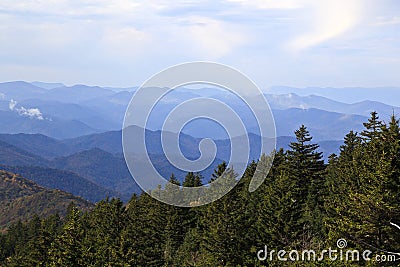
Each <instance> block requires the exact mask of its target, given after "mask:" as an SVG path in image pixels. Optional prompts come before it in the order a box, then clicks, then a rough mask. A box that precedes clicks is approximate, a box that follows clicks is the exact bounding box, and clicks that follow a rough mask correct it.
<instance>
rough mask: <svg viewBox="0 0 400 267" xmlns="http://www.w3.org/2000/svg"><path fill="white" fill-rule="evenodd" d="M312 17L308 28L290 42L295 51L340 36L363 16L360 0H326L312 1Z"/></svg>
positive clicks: (305, 26) (306, 26)
mask: <svg viewBox="0 0 400 267" xmlns="http://www.w3.org/2000/svg"><path fill="white" fill-rule="evenodd" d="M310 4H311V5H312V6H311V7H312V8H313V10H314V11H313V12H312V14H310V15H311V16H312V19H311V20H309V22H308V25H307V23H306V24H305V25H304V28H306V29H308V30H307V31H305V32H304V33H303V34H301V35H299V36H297V37H296V38H295V39H294V40H292V41H291V42H290V44H289V48H290V49H292V50H294V51H300V50H303V49H307V48H310V47H313V46H316V45H319V44H321V43H323V42H326V41H328V40H331V39H333V38H335V37H338V36H340V35H342V34H344V33H345V32H347V31H349V30H350V29H352V28H353V27H354V26H355V25H357V23H358V22H359V20H360V18H361V10H362V4H363V3H362V2H361V1H360V0H324V1H312V2H310Z"/></svg>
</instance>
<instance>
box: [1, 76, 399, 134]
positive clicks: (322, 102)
mask: <svg viewBox="0 0 400 267" xmlns="http://www.w3.org/2000/svg"><path fill="white" fill-rule="evenodd" d="M58 85H60V86H58ZM40 86H43V88H42V87H40ZM291 89H293V91H295V92H296V93H293V92H290V90H291ZM381 89H382V88H381ZM135 90H136V88H135V87H132V88H108V87H107V88H104V87H99V86H86V85H74V86H65V85H62V84H56V83H55V84H51V83H43V84H41V83H40V82H33V83H27V82H22V81H19V82H7V83H0V121H1V122H3V123H7V124H8V125H9V127H6V128H2V129H0V132H1V133H12V134H14V133H39V134H44V135H47V136H50V137H54V138H57V139H66V138H74V137H79V136H83V135H89V134H93V133H100V132H108V131H113V130H118V129H120V128H121V127H122V122H123V118H124V114H125V110H126V107H127V105H128V103H129V101H130V99H131V97H132V96H133V94H134V91H135ZM274 90H275V91H274ZM285 90H286V91H288V92H290V93H285V92H286V91H285ZM316 90H317V89H315V88H314V89H313V90H311V89H309V90H308V91H307V90H303V91H302V89H299V88H285V89H281V90H278V89H272V92H275V93H274V94H266V97H267V99H268V101H269V103H270V106H271V107H272V110H273V112H274V115H275V117H276V120H275V121H276V125H277V129H278V136H292V135H293V131H294V129H296V128H298V127H299V126H300V125H301V124H303V123H304V124H306V125H307V126H308V127H309V128H310V129H312V131H313V135H314V136H315V140H318V141H324V140H338V139H341V138H342V137H343V136H342V133H344V132H346V131H348V130H349V129H353V130H359V129H361V128H362V123H361V121H365V119H366V118H367V117H368V116H369V113H370V112H371V111H377V112H378V113H379V114H380V117H381V118H382V119H384V120H386V119H388V118H389V116H390V115H391V114H393V113H394V114H399V113H400V108H399V107H395V106H391V105H387V104H384V103H381V102H377V101H370V100H368V101H358V102H357V103H353V104H348V103H344V102H340V101H335V100H332V99H329V98H326V97H322V96H317V95H309V96H300V95H299V93H301V92H313V93H315V92H317V91H318V90H320V92H322V93H323V92H328V91H329V92H331V93H330V94H331V95H332V92H334V90H335V89H334V88H319V89H318V90H317V91H316ZM338 90H339V91H338V92H340V94H343V92H345V91H343V90H344V89H338ZM350 90H352V89H349V91H348V92H349V94H352V93H351V92H352V91H350ZM354 90H356V89H354ZM360 90H361V89H360V88H358V89H357V90H356V91H357V92H359V91H360ZM366 90H369V91H371V90H372V89H368V88H366ZM382 90H383V89H382ZM388 90H389V91H390V92H393V90H394V89H393V88H388ZM276 92H278V93H282V92H283V93H285V94H276ZM382 94H383V93H382ZM200 96H203V97H212V98H215V99H218V100H221V101H224V100H226V101H228V102H229V103H231V104H232V106H234V107H235V111H236V112H237V113H238V114H245V112H244V109H243V107H241V104H240V101H238V99H237V98H235V97H233V96H231V95H230V94H228V93H227V92H226V91H223V90H217V89H213V88H203V89H187V88H182V89H178V90H174V91H173V92H172V93H169V94H167V95H166V97H165V98H163V99H162V100H161V101H160V103H159V105H160V108H159V109H158V111H163V112H165V111H168V110H171V109H172V108H173V107H174V106H175V105H176V104H179V103H181V102H182V101H185V100H187V99H191V98H193V97H200ZM360 99H362V98H360ZM11 100H13V101H15V103H14V102H13V103H11ZM10 104H13V105H14V104H15V107H14V110H10V107H9V106H10ZM22 108H24V109H25V110H30V109H37V110H34V111H35V112H40V114H42V117H43V118H45V119H44V120H38V119H35V117H27V116H24V115H23V112H17V111H16V109H20V110H21V109H22ZM300 110H312V111H310V112H308V113H307V114H303V113H301V111H300ZM327 112H330V113H332V114H328V113H327ZM21 113H22V115H21ZM25 113H26V112H25ZM160 114H161V113H160ZM162 114H164V113H162ZM311 115H312V116H313V117H312V118H310V117H307V116H311ZM163 116H165V114H164V115H161V116H156V117H155V118H153V120H151V121H150V122H149V125H148V129H150V130H160V125H162V123H161V122H162V121H163V120H164V117H163ZM246 116H247V115H246ZM304 116H305V117H304ZM360 116H362V118H361V117H360ZM328 117H329V120H327V121H324V118H328ZM326 122H329V123H328V124H326ZM253 126H254V125H253ZM253 126H251V127H250V128H252V127H253ZM207 127H208V126H207ZM207 127H206V128H205V129H204V130H203V131H199V128H200V129H201V126H196V124H194V125H188V127H186V128H185V129H184V132H185V133H186V134H189V135H191V136H194V137H206V136H204V133H208V134H209V136H207V137H212V138H217V139H221V137H222V136H221V135H220V132H221V131H218V132H217V131H216V130H215V129H213V127H208V128H207ZM214 128H215V127H214ZM328 128H329V129H328ZM213 130H214V131H213Z"/></svg>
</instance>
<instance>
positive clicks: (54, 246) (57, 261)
mask: <svg viewBox="0 0 400 267" xmlns="http://www.w3.org/2000/svg"><path fill="white" fill-rule="evenodd" d="M364 127H365V129H364V130H363V131H362V132H361V133H357V132H353V131H351V132H349V133H348V134H347V135H346V136H345V138H344V144H343V146H341V148H340V154H339V155H334V154H333V155H330V156H329V162H327V163H325V162H324V161H323V157H322V154H321V153H320V152H319V151H318V144H315V143H313V141H312V136H311V135H310V133H309V132H308V130H307V128H306V127H305V126H304V125H303V126H301V127H300V128H299V129H298V130H297V131H296V132H295V135H296V141H295V142H292V143H291V144H290V146H289V149H288V150H287V151H284V150H283V149H280V150H278V151H276V152H275V157H274V164H273V167H272V169H271V171H270V172H269V174H268V176H267V177H266V180H265V182H264V183H263V185H262V186H261V187H260V188H259V189H258V190H257V191H255V192H253V193H250V192H249V191H248V187H249V183H250V180H251V178H252V176H253V174H254V172H255V169H256V166H257V162H252V163H251V164H249V165H248V167H247V169H246V172H245V173H244V175H243V177H242V178H241V179H240V181H239V183H238V185H237V186H236V187H235V188H234V189H233V190H232V191H231V192H230V193H228V194H227V195H225V196H224V197H223V198H221V199H219V200H218V201H215V202H213V203H211V204H209V205H206V206H201V207H195V208H179V207H174V206H169V205H166V204H163V203H161V202H158V201H157V200H155V199H153V198H152V197H151V196H149V195H148V194H141V195H133V196H132V198H131V200H130V201H129V202H128V203H127V204H126V205H124V204H123V202H122V201H120V200H119V199H116V198H113V199H106V200H103V201H100V202H98V203H97V204H96V206H95V207H94V208H93V209H91V210H90V211H81V210H80V209H79V208H77V207H76V206H75V205H70V206H69V207H68V211H67V215H66V216H65V217H64V218H60V217H59V216H58V215H52V216H49V217H45V218H40V217H38V216H35V217H34V218H33V219H31V220H28V221H23V222H21V221H20V222H17V223H14V224H12V225H11V226H10V227H9V228H8V230H7V231H6V232H5V233H4V234H2V235H1V236H0V265H1V266H2V265H4V266H281V265H288V262H282V261H279V260H277V259H276V258H274V259H273V260H272V261H260V260H259V259H258V258H257V252H258V251H260V250H261V249H263V248H264V247H265V246H267V247H268V248H271V249H276V250H279V249H284V250H287V251H291V250H294V249H296V250H308V249H323V248H329V247H336V242H337V240H339V239H345V240H347V248H349V249H358V250H360V251H363V250H366V249H369V250H371V251H373V253H374V255H383V254H385V253H387V252H388V251H390V252H400V231H399V229H397V228H396V227H395V225H399V224H400V194H399V189H400V188H399V187H400V126H399V120H398V119H397V118H396V117H395V116H392V117H391V118H390V120H389V121H388V122H383V121H381V120H380V119H379V117H378V114H377V113H376V112H373V113H372V114H371V117H370V119H369V120H368V121H367V122H365V123H364ZM226 168H227V165H226V163H221V165H220V166H219V167H218V168H217V169H216V170H215V173H214V175H213V176H212V177H210V180H213V179H216V178H217V177H219V176H220V175H221V174H222V173H223V172H224V171H226ZM228 171H230V170H228ZM170 180H171V182H173V183H175V184H178V183H179V182H178V180H177V179H176V177H175V176H174V175H171V178H170ZM201 180H202V179H201V177H200V176H199V174H196V173H188V174H187V176H186V179H185V181H184V182H183V185H185V186H199V185H201ZM165 190H168V188H166V189H165ZM398 263H399V262H398V261H397V264H398ZM296 264H297V266H306V265H308V266H325V265H330V266H331V265H333V266H353V265H361V266H364V265H368V266H375V265H377V266H378V265H380V264H382V263H379V262H376V261H373V260H371V261H367V262H366V261H364V260H363V259H360V261H335V262H334V261H330V260H329V259H328V258H327V259H325V260H324V261H323V262H322V263H321V262H320V263H318V262H315V261H307V262H297V263H293V265H296ZM387 264H388V265H390V264H394V262H392V263H387Z"/></svg>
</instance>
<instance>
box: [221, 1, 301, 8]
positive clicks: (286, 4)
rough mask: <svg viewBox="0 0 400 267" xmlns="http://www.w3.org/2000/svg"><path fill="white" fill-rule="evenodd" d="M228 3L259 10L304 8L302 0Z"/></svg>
mask: <svg viewBox="0 0 400 267" xmlns="http://www.w3.org/2000/svg"><path fill="white" fill-rule="evenodd" d="M228 2H234V3H239V4H241V5H243V6H250V7H254V8H258V9H293V8H299V7H302V6H303V4H304V1H302V0H279V1H277V0H228Z"/></svg>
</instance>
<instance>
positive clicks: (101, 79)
mask: <svg viewBox="0 0 400 267" xmlns="http://www.w3.org/2000/svg"><path fill="white" fill-rule="evenodd" d="M189 61H213V62H219V63H223V64H227V65H230V66H232V67H234V68H236V69H239V70H240V71H242V72H243V73H245V74H246V75H248V76H249V77H250V78H251V79H252V80H253V81H255V82H256V84H257V85H258V86H259V87H260V88H262V89H267V88H269V87H270V86H273V85H286V86H294V87H307V86H318V87H354V86H357V87H376V86H400V75H399V73H400V1H398V0H324V1H318V0H279V1H278V0H253V1H248V0H225V1H211V0H210V1H207V0H206V1H180V0H178V1H162V0H154V1H132V0H69V1H68V0H31V1H26V0H19V1H15V0H1V1H0V81H12V80H25V81H45V82H63V83H65V84H68V85H72V84H88V85H100V86H119V87H121V86H122V87H124V86H126V87H129V86H137V85H140V84H142V83H143V82H144V81H145V80H146V79H148V78H149V77H151V76H152V75H154V74H156V73H158V72H159V71H161V70H162V69H164V68H167V67H169V66H171V65H176V64H179V63H183V62H189Z"/></svg>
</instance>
